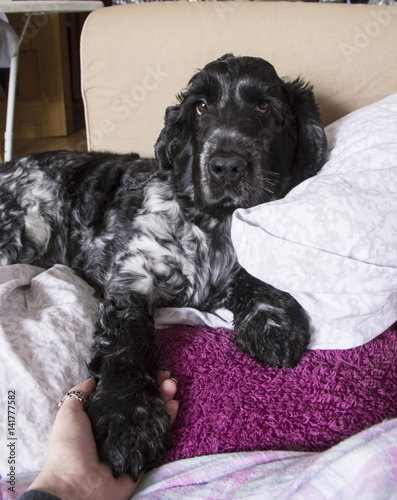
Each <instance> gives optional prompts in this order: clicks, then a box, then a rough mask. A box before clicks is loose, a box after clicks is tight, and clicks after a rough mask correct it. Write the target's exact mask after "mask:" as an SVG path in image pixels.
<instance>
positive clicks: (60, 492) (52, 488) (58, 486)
mask: <svg viewBox="0 0 397 500" xmlns="http://www.w3.org/2000/svg"><path fill="white" fill-rule="evenodd" d="M28 490H40V491H45V492H46V493H50V494H51V495H54V496H56V497H58V498H61V499H63V498H68V497H70V498H76V497H75V496H73V488H72V487H71V486H70V485H69V483H68V482H67V481H65V480H64V479H62V478H61V477H60V476H58V475H57V474H53V473H52V472H48V471H46V470H42V471H41V472H40V474H39V475H38V476H37V477H36V479H35V480H34V481H33V483H32V484H31V485H30V486H29V488H28Z"/></svg>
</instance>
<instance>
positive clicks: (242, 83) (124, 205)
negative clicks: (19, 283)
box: [0, 55, 326, 480]
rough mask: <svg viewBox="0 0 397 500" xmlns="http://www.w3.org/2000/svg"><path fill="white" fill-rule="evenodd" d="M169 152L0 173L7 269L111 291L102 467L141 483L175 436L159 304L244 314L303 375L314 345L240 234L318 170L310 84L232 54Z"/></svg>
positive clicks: (195, 101) (278, 357)
mask: <svg viewBox="0 0 397 500" xmlns="http://www.w3.org/2000/svg"><path fill="white" fill-rule="evenodd" d="M155 149H156V159H157V161H155V160H150V159H140V158H139V157H138V156H137V155H134V154H130V155H115V154H108V153H74V152H65V151H63V152H50V153H42V154H34V155H31V156H28V157H25V158H22V159H19V160H15V161H12V162H9V163H7V164H5V165H4V166H2V167H1V169H0V265H7V264H12V263H17V262H19V263H29V264H35V265H38V266H45V267H47V266H51V265H52V264H55V263H61V264H65V265H67V266H70V267H72V268H73V269H74V270H75V271H76V272H77V273H78V274H79V275H81V276H82V277H83V278H85V279H86V280H87V281H88V282H89V283H91V284H92V285H93V286H94V287H95V288H96V290H97V292H98V293H99V294H100V295H101V297H102V301H101V307H100V312H99V317H98V322H97V330H96V333H95V336H94V342H93V357H92V361H91V363H90V365H89V369H90V372H91V373H92V374H93V375H94V376H95V377H96V378H97V379H98V385H97V390H96V392H95V394H94V395H93V396H92V397H91V398H90V400H89V401H88V403H87V405H86V410H87V412H88V415H89V416H90V418H91V422H92V425H93V430H94V433H95V437H96V441H97V445H98V452H99V456H100V458H101V459H102V460H103V461H105V462H107V463H108V464H109V465H110V466H111V468H112V470H113V471H114V473H115V474H116V475H118V474H121V473H123V472H128V473H129V474H130V475H131V476H132V477H133V478H134V479H135V480H136V479H137V478H138V475H139V474H140V472H141V471H142V470H144V469H145V468H147V467H150V466H152V465H153V464H155V463H156V462H157V461H158V460H159V459H160V458H161V457H162V456H163V455H164V453H165V451H166V446H167V440H168V438H169V434H170V425H169V417H168V414H167V412H166V409H165V405H164V404H163V402H162V400H161V398H160V396H159V392H158V386H157V382H156V372H157V370H158V369H159V362H158V355H157V351H156V348H155V344H154V326H153V316H152V313H153V310H154V308H155V307H159V306H192V307H196V308H198V309H202V310H208V311H211V310H215V309H217V308H219V307H222V306H223V307H228V308H230V309H231V310H232V311H233V312H234V315H235V342H236V344H237V345H238V346H239V347H240V348H241V349H242V350H243V351H245V352H247V353H248V354H250V355H251V356H253V357H255V358H257V359H258V360H260V361H262V362H264V363H268V364H270V365H272V366H280V367H292V366H294V365H295V364H296V363H297V362H298V360H299V357H300V355H301V354H302V352H303V351H304V349H305V347H306V346H307V344H308V340H309V323H308V319H307V317H306V315H305V313H304V311H303V310H302V308H301V307H300V306H299V305H298V304H297V303H296V302H295V300H294V299H293V298H292V297H291V296H290V295H288V294H286V293H283V292H281V291H278V290H276V289H274V288H273V287H271V286H269V285H267V284H265V283H262V282H259V281H258V280H256V279H254V278H253V277H251V276H249V275H248V274H247V273H246V272H245V271H244V270H243V269H241V268H240V267H239V265H238V263H237V261H236V257H235V254H234V251H233V248H232V244H231V240H230V236H229V230H230V223H231V215H232V212H233V210H234V209H236V208H237V207H250V206H253V205H256V204H259V203H263V202H266V201H269V200H273V199H276V198H279V197H282V196H284V195H285V194H286V193H287V192H288V191H289V190H290V189H291V188H292V187H293V186H295V185H296V184H298V183H299V182H301V181H302V180H304V179H305V178H307V177H310V176H312V175H314V174H315V173H316V172H317V171H318V170H319V169H320V168H321V166H322V164H323V162H324V157H325V153H326V139H325V135H324V130H323V126H322V122H321V118H320V115H319V112H318V109H317V106H316V104H315V101H314V98H313V94H312V90H311V87H310V86H307V85H305V84H304V83H303V82H302V81H301V80H295V81H292V82H284V81H283V80H281V79H280V78H279V77H278V76H277V74H276V72H275V70H274V69H273V67H272V66H271V65H270V64H269V63H268V62H266V61H263V60H262V59H257V58H250V57H241V58H239V57H233V56H232V55H226V56H224V57H222V58H220V59H219V60H217V61H214V62H212V63H210V64H208V65H207V66H206V67H205V68H204V69H203V70H202V71H200V72H198V73H197V74H196V75H195V76H193V78H192V79H191V81H190V82H189V85H188V87H187V90H186V91H185V92H184V93H182V94H181V95H180V96H179V103H178V105H176V106H173V107H170V108H168V109H167V112H166V119H165V127H164V129H163V131H162V132H161V134H160V137H159V139H158V142H157V144H156V148H155ZM263 251H266V249H258V258H260V253H261V252H263Z"/></svg>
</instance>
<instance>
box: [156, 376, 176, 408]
mask: <svg viewBox="0 0 397 500" xmlns="http://www.w3.org/2000/svg"><path fill="white" fill-rule="evenodd" d="M159 390H160V395H161V397H162V399H163V401H164V403H168V401H171V399H174V398H175V394H176V391H177V385H176V381H175V379H172V378H168V379H167V380H164V382H163V383H162V384H161V385H160V388H159Z"/></svg>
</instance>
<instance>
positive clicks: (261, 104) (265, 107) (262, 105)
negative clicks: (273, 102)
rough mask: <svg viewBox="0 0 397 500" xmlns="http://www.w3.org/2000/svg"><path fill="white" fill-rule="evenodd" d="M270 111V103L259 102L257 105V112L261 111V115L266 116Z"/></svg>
mask: <svg viewBox="0 0 397 500" xmlns="http://www.w3.org/2000/svg"><path fill="white" fill-rule="evenodd" d="M269 109H270V104H269V103H268V101H259V102H258V104H257V105H256V110H257V111H259V113H262V114H266V113H267V112H268V111H269Z"/></svg>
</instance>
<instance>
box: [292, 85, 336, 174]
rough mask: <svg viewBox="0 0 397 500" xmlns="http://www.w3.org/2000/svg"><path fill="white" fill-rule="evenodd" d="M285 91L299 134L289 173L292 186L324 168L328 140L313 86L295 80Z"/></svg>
mask: <svg viewBox="0 0 397 500" xmlns="http://www.w3.org/2000/svg"><path fill="white" fill-rule="evenodd" d="M285 92H286V94H287V99H288V101H289V103H290V110H291V117H290V119H292V121H293V122H294V125H295V128H296V129H297V133H298V136H297V143H296V147H295V153H294V161H293V164H294V165H293V172H292V175H293V178H294V184H298V183H299V182H302V181H303V180H305V179H307V178H308V177H311V176H313V175H315V174H316V173H317V172H318V171H319V170H320V169H321V167H322V166H323V165H324V163H325V158H326V154H327V138H326V135H325V132H324V125H323V121H322V119H321V115H320V112H319V109H318V106H317V103H316V101H315V99H314V95H313V89H312V86H310V85H308V84H305V83H304V82H303V81H302V80H301V79H300V78H298V79H296V80H294V81H291V82H286V83H285ZM287 121H289V118H288V117H287Z"/></svg>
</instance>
